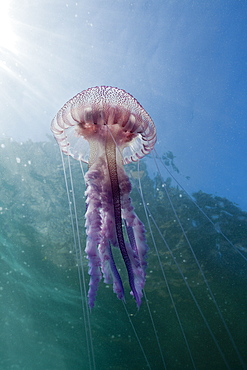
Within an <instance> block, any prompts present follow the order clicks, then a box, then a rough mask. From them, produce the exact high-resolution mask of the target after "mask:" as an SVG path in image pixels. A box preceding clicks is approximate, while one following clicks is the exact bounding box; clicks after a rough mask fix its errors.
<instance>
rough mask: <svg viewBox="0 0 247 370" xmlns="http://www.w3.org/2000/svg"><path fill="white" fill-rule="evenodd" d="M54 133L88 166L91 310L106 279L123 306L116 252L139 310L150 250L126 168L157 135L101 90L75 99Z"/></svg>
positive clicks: (121, 100)
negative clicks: (122, 262)
mask: <svg viewBox="0 0 247 370" xmlns="http://www.w3.org/2000/svg"><path fill="white" fill-rule="evenodd" d="M51 130H52V132H53V134H54V136H55V138H56V140H57V142H58V144H59V146H60V148H61V150H62V152H64V153H65V154H67V155H69V156H71V157H73V158H74V159H76V160H78V161H82V162H86V163H88V171H87V173H86V175H85V183H86V192H85V195H86V206H87V208H86V214H85V219H86V223H85V227H86V234H87V240H86V249H85V251H86V254H87V258H88V266H89V275H90V282H89V291H88V304H89V306H90V308H92V307H93V306H94V302H95V298H96V294H97V290H98V285H99V282H100V280H101V278H102V275H103V277H104V282H105V283H107V284H110V283H112V284H113V290H114V292H115V293H116V295H117V297H118V298H119V299H121V300H124V288H123V282H122V279H121V277H120V274H119V271H118V268H117V266H116V264H115V261H114V257H113V251H112V248H118V249H119V250H120V252H121V255H122V258H123V261H124V264H125V266H126V270H127V274H128V280H129V285H130V288H131V294H132V295H133V296H134V298H135V300H136V303H137V306H138V307H140V304H141V299H142V296H143V288H144V284H145V270H146V265H147V261H146V259H147V250H148V246H147V242H146V238H145V229H144V225H143V224H142V222H141V221H140V219H139V218H138V216H137V215H136V213H135V211H134V208H133V206H132V203H131V198H130V192H131V182H130V180H129V178H128V176H127V175H126V173H125V171H124V164H127V163H130V162H132V161H138V160H139V159H141V158H142V157H143V156H145V155H146V154H148V153H149V152H150V151H151V150H152V149H153V147H154V145H155V142H156V129H155V126H154V123H153V121H152V119H151V117H150V116H149V114H148V113H147V112H146V111H145V110H144V109H143V107H142V106H141V105H140V104H139V103H138V101H137V100H136V99H135V98H134V97H133V96H132V95H130V94H129V93H127V92H125V91H124V90H121V89H118V88H115V87H110V86H100V87H98V86H97V87H93V88H89V89H87V90H84V91H82V92H80V93H79V94H77V95H76V96H75V97H73V98H72V99H70V100H69V101H68V102H67V103H66V104H65V105H64V106H63V107H62V108H61V109H60V110H59V112H58V113H57V115H56V116H55V118H54V119H53V121H52V124H51ZM123 225H124V228H125V229H123ZM124 230H125V231H124Z"/></svg>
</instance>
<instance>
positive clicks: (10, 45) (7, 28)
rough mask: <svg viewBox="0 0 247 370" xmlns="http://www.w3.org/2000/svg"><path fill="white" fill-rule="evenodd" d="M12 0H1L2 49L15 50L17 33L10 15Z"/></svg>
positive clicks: (0, 39) (0, 29) (0, 34)
mask: <svg viewBox="0 0 247 370" xmlns="http://www.w3.org/2000/svg"><path fill="white" fill-rule="evenodd" d="M9 8H10V0H0V49H7V50H10V51H12V52H15V45H16V35H15V33H14V31H13V28H12V24H11V18H10V17H9Z"/></svg>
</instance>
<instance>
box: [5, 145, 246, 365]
mask: <svg viewBox="0 0 247 370" xmlns="http://www.w3.org/2000/svg"><path fill="white" fill-rule="evenodd" d="M0 149H1V158H2V160H1V164H0V170H1V174H2V176H1V180H0V181H1V184H0V199H1V212H0V221H1V222H0V233H1V239H0V250H1V260H0V263H1V269H0V282H1V285H0V289H1V290H0V299H1V305H0V320H1V332H0V368H1V369H78V370H79V369H90V368H93V367H92V364H90V356H89V355H88V343H87V338H86V334H85V328H84V319H83V311H82V305H81V299H83V298H82V297H81V293H80V290H79V282H78V271H77V267H76V260H75V252H74V241H73V234H72V229H71V221H70V215H69V207H68V201H67V195H66V191H65V183H64V175H63V168H62V164H61V157H60V153H59V150H58V148H57V144H56V143H55V142H54V141H53V138H50V140H49V141H47V142H39V143H33V142H32V141H31V140H29V141H27V142H25V143H18V142H14V141H11V140H9V139H6V140H2V142H1V146H0ZM169 157H170V158H172V155H171V153H168V155H166V163H167V165H168V168H170V170H171V171H172V166H173V167H174V168H175V172H176V171H177V168H176V166H175V164H174V162H173V159H172V160H169ZM71 166H72V170H73V172H74V184H75V189H74V192H75V195H76V199H77V211H78V220H79V225H80V233H81V243H82V247H83V249H84V244H85V231H84V222H85V221H84V213H85V197H84V191H85V188H84V183H83V178H82V175H81V173H80V167H79V164H78V162H77V161H72V162H71ZM131 166H132V173H135V171H136V170H137V169H136V168H135V167H134V165H130V167H131ZM140 171H141V175H142V184H143V192H144V198H147V199H148V200H149V204H150V211H151V212H152V213H153V214H154V215H155V220H156V223H157V225H158V227H159V229H160V231H161V233H162V234H163V235H165V236H166V240H167V242H168V243H169V245H170V246H171V249H172V252H173V255H174V256H175V258H176V259H177V261H178V263H179V265H180V266H181V269H182V271H183V274H184V275H185V276H186V279H187V281H188V283H189V285H190V287H191V289H192V290H193V293H194V295H195V297H196V300H197V302H198V304H199V306H200V308H201V309H202V310H203V312H204V315H205V317H206V319H207V322H208V324H209V325H210V327H211V329H212V331H213V333H214V335H215V338H216V340H217V342H218V343H219V344H220V347H221V348H222V351H223V352H224V356H225V358H226V361H227V364H228V365H229V368H232V369H241V368H242V365H241V363H240V362H239V359H238V356H237V355H236V352H235V349H234V348H233V345H232V343H231V341H230V340H229V337H228V335H227V333H226V330H225V328H224V325H223V324H222V322H221V319H220V317H219V315H218V313H217V311H216V309H215V306H214V305H213V304H212V299H211V297H210V295H209V293H208V291H207V287H206V286H205V282H204V281H203V278H202V276H201V274H200V272H199V270H198V267H197V265H196V263H195V260H194V257H193V255H192V254H191V252H190V250H189V247H188V245H187V243H186V240H185V237H184V235H183V233H182V231H181V229H180V228H179V227H178V225H177V224H176V222H175V220H174V214H173V210H172V209H171V206H170V204H169V201H168V199H167V195H166V193H165V190H164V186H163V187H162V184H165V186H166V188H167V189H168V192H169V194H170V197H171V199H172V203H173V205H174V207H175V208H176V211H177V214H178V216H179V218H180V220H181V223H182V224H183V226H184V228H185V231H186V235H187V237H188V238H189V240H190V242H191V244H192V246H193V250H194V251H195V253H196V255H197V258H198V260H199V263H200V265H201V266H202V269H203V271H204V273H205V275H206V278H207V281H208V283H209V284H210V287H211V289H212V291H213V294H214V296H215V298H216V300H217V302H218V305H219V307H220V310H221V311H222V313H223V315H224V318H225V320H226V322H227V325H228V327H229V330H230V332H231V334H232V336H233V338H234V341H235V343H236V346H237V348H238V350H239V352H240V353H241V356H242V357H243V361H246V351H245V349H246V329H247V328H246V307H247V305H246V303H247V302H246V261H245V260H244V259H243V258H242V256H240V255H239V254H238V253H237V250H236V249H234V248H233V246H232V245H230V244H229V243H228V242H227V241H226V240H225V239H224V238H223V237H222V235H221V234H220V233H219V232H217V230H216V229H215V228H214V227H213V226H212V224H211V223H210V222H209V221H208V220H207V219H206V218H205V217H204V215H203V214H202V213H201V211H200V210H198V208H197V207H195V204H194V203H193V202H192V201H191V199H190V198H189V197H188V195H186V193H184V192H183V190H180V189H179V187H178V186H176V185H173V184H172V180H171V177H170V176H167V177H166V178H164V179H162V178H160V177H159V176H156V177H155V178H150V176H149V175H148V172H147V168H146V161H145V160H143V161H142V162H141V168H140ZM194 198H195V199H196V201H197V204H198V205H199V206H200V208H201V209H202V210H204V211H205V212H207V214H208V216H209V217H210V218H211V219H212V220H214V222H215V224H217V225H220V226H218V228H219V227H220V229H221V231H222V232H223V233H224V234H226V235H227V238H229V239H230V240H231V242H232V243H233V244H234V246H236V247H237V249H239V250H241V251H242V253H244V254H245V256H246V252H247V250H246V237H247V214H246V212H243V211H241V209H240V208H238V207H237V206H236V205H234V204H233V203H231V202H230V201H228V200H227V199H225V198H220V197H214V196H212V195H210V194H206V193H203V192H202V191H199V192H197V193H196V194H194ZM132 200H133V204H134V206H135V210H136V212H137V214H139V215H140V217H141V218H142V220H143V222H144V223H145V225H146V229H147V238H148V244H149V248H150V250H149V256H148V269H147V282H146V286H145V294H146V295H147V299H148V302H149V306H148V307H147V304H146V302H145V300H143V303H142V305H141V308H140V310H139V311H138V310H137V308H136V305H135V302H134V300H133V298H132V297H131V296H130V295H129V294H128V292H129V288H128V283H127V284H126V281H127V277H126V276H125V279H124V280H125V284H124V285H125V286H126V307H127V311H128V314H126V311H125V309H124V308H123V304H122V302H121V301H119V300H118V299H117V298H116V296H115V294H114V293H113V292H112V288H111V287H110V288H109V286H106V285H105V284H104V283H103V282H101V284H100V289H99V292H98V294H97V299H96V304H95V307H94V308H93V309H92V311H91V313H90V323H91V330H92V340H93V348H94V356H95V364H96V368H100V369H145V368H152V369H161V368H164V364H163V362H162V358H161V354H160V349H159V346H160V348H161V352H162V354H163V356H164V360H165V363H166V366H167V368H168V369H185V368H188V369H190V368H192V364H191V360H190V357H189V354H188V350H187V347H186V345H185V341H184V338H183V336H182V334H181V330H180V327H179V324H178V321H177V318H176V315H175V312H174V307H173V304H172V302H171V300H170V297H169V294H168V291H167V287H166V284H165V281H164V277H163V276H162V271H161V268H160V265H159V263H158V258H157V255H156V253H155V249H154V246H153V242H152V239H151V235H150V232H149V229H148V225H147V221H146V220H145V216H144V212H143V205H142V203H141V200H140V199H139V194H138V192H137V189H136V188H135V187H133V191H132ZM152 231H153V234H154V237H155V238H156V239H157V248H158V254H159V258H160V259H161V264H162V266H163V268H164V270H165V274H166V277H167V279H168V281H169V286H170V289H171V292H172V296H173V299H174V302H175V305H176V307H177V310H178V312H179V317H180V320H181V322H182V326H183V329H184V331H185V333H186V336H187V340H188V342H189V347H190V350H191V353H192V356H193V359H194V362H195V365H196V368H197V369H209V368H211V369H225V368H227V367H226V366H225V364H224V361H223V359H222V356H221V354H220V353H219V351H218V349H217V347H216V345H215V342H214V340H213V339H212V337H211V335H210V333H209V331H208V329H207V327H206V325H205V322H204V321H203V319H202V317H201V316H200V314H199V312H198V309H197V307H196V305H195V303H194V301H193V299H192V298H191V296H190V294H189V292H188V290H187V288H186V286H185V283H184V281H183V279H182V277H181V274H180V271H179V270H178V269H177V266H176V265H175V263H174V260H173V259H172V257H171V255H170V252H169V251H168V250H167V248H166V246H165V245H164V242H163V240H162V239H161V237H160V235H159V234H158V231H157V229H155V228H154V227H152ZM84 262H85V266H84V268H85V271H87V261H86V259H85V261H84ZM118 263H119V262H118ZM123 271H124V269H123ZM122 273H124V272H122ZM149 309H150V310H151V312H152V318H153V320H154V323H155V328H156V331H157V335H158V341H159V345H158V343H157V338H156V336H155V332H154V329H153V325H152V322H151V320H150V315H149V312H148V310H149ZM129 317H130V318H131V320H132V324H133V325H134V328H135V331H136V333H137V337H136V335H135V332H134V330H133V328H132V326H131V323H130V322H129ZM137 338H138V340H139V341H140V343H141V346H142V349H141V347H140V345H139V343H138V340H137ZM142 350H143V351H144V353H145V356H146V357H145V356H144V354H143V352H142Z"/></svg>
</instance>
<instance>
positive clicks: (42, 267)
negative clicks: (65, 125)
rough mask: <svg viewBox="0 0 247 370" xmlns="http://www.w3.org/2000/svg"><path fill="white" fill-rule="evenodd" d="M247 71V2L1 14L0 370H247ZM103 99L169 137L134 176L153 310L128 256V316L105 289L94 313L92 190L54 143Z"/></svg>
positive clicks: (35, 1) (55, 1)
mask: <svg viewBox="0 0 247 370" xmlns="http://www.w3.org/2000/svg"><path fill="white" fill-rule="evenodd" d="M246 60H247V2H246V1H245V0H239V1H237V0H217V1H215V0H208V1H204V0H135V1H131V0H104V1H103V0H90V1H89V0H77V1H63V0H52V1H50V0H23V1H19V0H5V1H0V328H1V329H0V370H10V369H17V370H36V369H37V370H41V369H42V370H44V369H45V370H70V369H73V370H82V369H83V370H84V369H85V370H88V369H89V370H91V369H100V370H106V369H116V370H122V369H125V370H126V369H131V370H132V369H135V370H136V369H138V370H139V369H148V368H149V369H150V368H151V369H155V370H156V369H158V370H159V369H166V368H167V369H168V370H169V369H175V370H176V369H193V368H194V369H199V370H200V369H205V370H208V369H213V370H214V369H216V370H221V369H232V370H238V369H246V363H247V320H246V313H247V312H246V310H247V290H246V278H247V269H246V259H247V213H246V211H247V196H246V188H247V161H246V158H247V145H246V138H247V125H246V116H247V104H246V101H247V68H246ZM102 85H106V86H116V87H118V88H120V89H124V90H125V91H127V92H128V93H130V94H131V95H133V96H134V97H135V98H136V99H137V100H138V101H139V102H140V103H141V104H142V106H143V107H144V109H145V110H146V111H147V112H148V113H149V114H150V116H151V117H152V119H153V121H154V123H155V126H156V129H157V144H156V145H155V151H153V152H152V153H151V154H150V155H149V156H146V157H145V158H143V159H142V160H141V161H140V164H139V166H140V168H138V165H137V164H130V165H128V166H126V171H127V172H128V174H129V175H130V178H131V182H132V185H133V189H132V195H131V198H132V201H133V204H134V206H135V210H136V213H137V215H138V217H140V218H141V220H142V221H143V223H144V224H145V228H146V233H147V240H148V246H149V252H148V268H147V282H146V286H145V297H144V298H143V302H142V305H141V307H140V309H139V311H138V310H137V307H136V304H135V302H134V300H133V298H132V297H131V295H130V294H129V287H128V283H127V276H126V275H125V268H124V266H123V264H122V261H121V258H119V259H118V253H115V254H116V255H114V258H115V259H116V262H117V266H118V267H119V269H121V276H123V280H124V287H125V296H126V297H125V298H126V304H125V305H124V304H123V303H122V302H121V301H119V300H118V299H117V297H116V295H115V294H114V293H113V292H112V287H111V286H108V285H106V284H104V283H103V282H101V283H100V287H99V291H98V294H97V299H96V303H95V307H94V308H93V309H92V311H91V312H89V311H87V308H86V307H87V304H86V299H85V297H84V296H83V294H82V293H83V291H84V290H85V291H87V286H88V273H87V271H88V267H87V259H86V257H85V254H84V252H83V257H82V258H81V259H80V260H78V258H77V257H76V252H77V251H78V248H79V245H78V242H79V240H80V243H81V249H82V250H84V248H85V226H84V224H85V218H84V215H85V195H84V192H85V185H84V180H83V176H82V173H81V168H80V166H79V163H78V162H77V161H73V160H71V161H70V162H68V158H66V157H64V161H65V164H64V167H65V170H66V176H64V169H63V163H62V160H61V155H60V152H59V148H58V145H57V143H56V142H55V140H54V138H53V137H52V136H51V132H50V124H51V120H52V119H53V117H54V116H55V114H56V113H57V112H58V110H59V109H60V108H61V107H62V106H63V104H64V103H65V102H66V101H68V100H69V99H70V98H72V97H73V96H75V95H76V94H77V93H79V92H80V91H82V90H84V89H87V88H89V87H93V86H102ZM160 160H162V163H163V164H161V162H160ZM157 165H158V166H159V170H158V167H157ZM163 165H165V167H164V166H163ZM69 167H71V171H72V173H73V181H74V195H75V200H76V207H77V218H78V226H79V227H78V231H79V237H78V236H77V235H76V236H75V234H74V231H75V225H76V224H75V215H74V214H73V215H72V216H71V214H70V209H71V204H70V203H68V194H67V191H66V184H65V178H66V179H67V180H68V183H69V189H68V193H69V198H70V201H72V197H71V195H72V194H73V191H72V189H71V183H70V181H69V176H68V173H69ZM83 168H84V171H86V166H84V167H83ZM139 178H140V182H141V186H142V191H143V196H144V198H142V197H141V196H140V190H139V189H140V187H139V182H138V179H139ZM175 179H176V180H175ZM177 181H178V182H177ZM195 202H196V203H195ZM72 208H73V210H74V205H73V204H72ZM146 212H147V213H146ZM180 223H181V225H182V228H181V225H180ZM115 252H117V251H115ZM78 267H82V268H83V271H84V272H85V280H86V281H85V287H84V286H81V285H80V284H81V283H80V277H81V272H79V275H78ZM215 302H216V304H215Z"/></svg>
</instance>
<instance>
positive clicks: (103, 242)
mask: <svg viewBox="0 0 247 370" xmlns="http://www.w3.org/2000/svg"><path fill="white" fill-rule="evenodd" d="M85 179H86V183H87V190H86V196H87V201H86V202H87V212H86V232H87V244H86V253H87V257H88V260H89V274H90V283H89V285H90V288H89V293H88V299H89V306H90V307H93V305H94V301H95V297H96V293H97V289H98V285H99V281H100V279H101V271H102V273H103V276H104V281H105V282H106V283H111V282H113V289H114V292H115V293H116V294H117V297H118V298H119V299H124V289H123V284H122V280H121V277H120V275H119V273H118V270H117V268H116V265H115V262H114V259H113V255H112V250H111V248H112V246H113V247H119V249H120V251H121V254H122V257H123V260H124V263H125V266H126V269H127V273H128V279H129V284H130V287H131V294H132V295H133V296H134V298H135V300H136V303H137V306H138V307H139V306H140V304H141V298H142V289H143V287H144V284H145V267H146V261H145V256H146V253H147V244H146V240H145V229H144V226H143V225H142V223H141V221H140V220H139V218H138V217H137V216H136V214H135V212H134V209H133V206H132V205H131V200H130V191H131V184H130V181H129V179H128V177H127V175H126V174H125V172H124V169H123V165H122V163H117V160H116V145H115V143H114V141H113V139H112V138H111V136H110V134H109V135H108V136H107V140H106V143H105V155H101V156H100V157H97V161H95V163H93V164H92V165H91V166H90V168H89V170H88V172H87V174H86V176H85ZM122 220H124V223H125V225H126V231H127V235H128V239H129V240H128V242H126V241H125V238H124V234H123V228H122Z"/></svg>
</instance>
